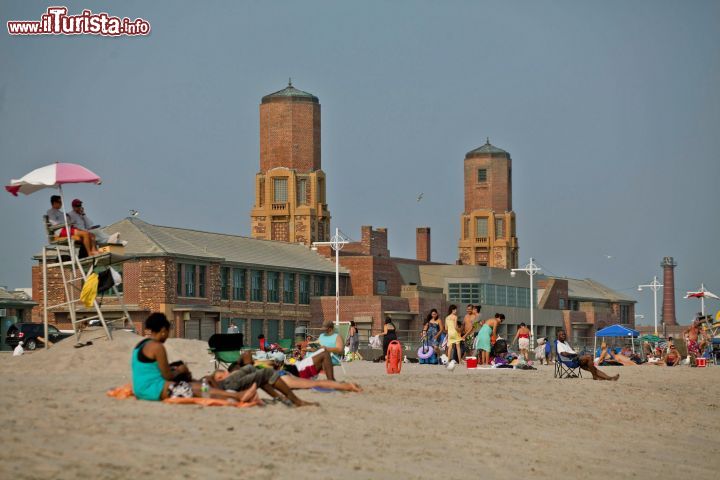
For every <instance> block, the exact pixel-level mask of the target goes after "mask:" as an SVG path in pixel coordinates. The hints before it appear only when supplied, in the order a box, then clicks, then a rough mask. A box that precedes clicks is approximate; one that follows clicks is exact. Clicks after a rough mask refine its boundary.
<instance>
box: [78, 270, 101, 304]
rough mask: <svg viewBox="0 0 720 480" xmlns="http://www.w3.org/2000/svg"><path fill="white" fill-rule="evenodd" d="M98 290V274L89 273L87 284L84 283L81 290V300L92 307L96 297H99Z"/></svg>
mask: <svg viewBox="0 0 720 480" xmlns="http://www.w3.org/2000/svg"><path fill="white" fill-rule="evenodd" d="M97 291H98V275H97V273H94V272H93V273H91V274H90V275H88V277H87V279H86V280H85V284H84V285H83V288H82V291H81V292H80V301H81V302H82V303H83V305H85V306H86V307H87V308H90V307H92V306H93V302H94V301H95V297H97Z"/></svg>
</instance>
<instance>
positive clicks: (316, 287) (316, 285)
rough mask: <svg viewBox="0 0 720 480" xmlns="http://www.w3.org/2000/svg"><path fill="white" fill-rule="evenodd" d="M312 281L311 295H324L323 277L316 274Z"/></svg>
mask: <svg viewBox="0 0 720 480" xmlns="http://www.w3.org/2000/svg"><path fill="white" fill-rule="evenodd" d="M314 280H315V281H314V282H313V296H315V297H322V296H323V295H325V277H323V276H320V275H316V276H315V279H314Z"/></svg>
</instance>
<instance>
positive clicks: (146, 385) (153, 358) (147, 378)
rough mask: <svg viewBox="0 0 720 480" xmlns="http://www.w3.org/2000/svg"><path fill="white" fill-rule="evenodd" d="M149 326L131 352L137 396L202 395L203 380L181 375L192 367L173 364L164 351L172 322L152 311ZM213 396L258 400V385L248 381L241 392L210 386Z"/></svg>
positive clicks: (133, 380)
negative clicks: (143, 337)
mask: <svg viewBox="0 0 720 480" xmlns="http://www.w3.org/2000/svg"><path fill="white" fill-rule="evenodd" d="M145 328H147V329H148V330H150V332H151V333H150V338H146V339H144V340H143V341H141V342H140V343H138V344H137V346H136V347H135V348H134V349H133V352H132V360H131V367H132V388H133V393H134V394H135V396H136V397H137V398H139V399H142V400H156V401H157V400H164V399H166V398H178V397H199V396H201V384H200V382H187V381H183V380H178V378H186V377H189V375H190V371H189V370H188V368H187V366H186V365H184V364H182V365H178V366H177V367H175V368H174V369H171V368H170V365H169V364H168V361H167V352H166V351H165V346H164V345H163V344H164V343H165V340H167V338H168V336H169V334H170V322H169V321H168V319H167V318H166V317H165V315H164V314H162V313H153V314H150V316H149V317H148V318H147V320H145ZM209 395H210V397H212V398H221V399H233V400H237V401H241V402H250V401H257V385H254V384H251V385H248V386H247V387H246V388H245V389H244V390H243V391H240V392H225V391H224V390H218V389H213V388H211V389H210V391H209Z"/></svg>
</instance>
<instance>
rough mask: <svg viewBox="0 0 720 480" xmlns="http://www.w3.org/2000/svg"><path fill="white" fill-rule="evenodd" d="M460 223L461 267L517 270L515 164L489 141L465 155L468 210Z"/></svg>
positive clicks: (464, 212)
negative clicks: (514, 199) (514, 210)
mask: <svg viewBox="0 0 720 480" xmlns="http://www.w3.org/2000/svg"><path fill="white" fill-rule="evenodd" d="M460 222H461V223H460V225H461V233H460V235H461V238H460V243H459V256H460V263H461V264H462V265H484V266H488V267H496V268H517V264H518V241H517V237H516V236H515V212H513V211H512V160H511V158H510V154H509V153H508V152H506V151H505V150H502V149H500V148H497V147H495V146H493V145H491V144H490V139H488V140H487V143H485V145H483V146H482V147H479V148H476V149H475V150H472V151H470V152H468V153H467V154H466V155H465V210H464V211H463V214H462V216H461V217H460Z"/></svg>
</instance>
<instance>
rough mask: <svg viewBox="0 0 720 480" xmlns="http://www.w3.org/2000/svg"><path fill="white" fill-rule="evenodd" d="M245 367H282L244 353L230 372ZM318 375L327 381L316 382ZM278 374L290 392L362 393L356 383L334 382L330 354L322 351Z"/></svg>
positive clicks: (287, 367)
mask: <svg viewBox="0 0 720 480" xmlns="http://www.w3.org/2000/svg"><path fill="white" fill-rule="evenodd" d="M247 366H254V367H258V366H260V367H266V368H265V369H266V370H267V369H271V368H275V369H277V368H281V367H282V365H277V364H274V362H271V361H270V362H269V361H267V360H259V361H254V360H253V358H252V354H251V353H250V352H244V353H243V354H242V355H241V356H240V358H239V359H238V361H237V363H235V364H233V365H231V366H230V372H231V374H234V373H235V371H236V370H237V369H240V368H247ZM320 373H325V376H326V377H327V380H318V379H317V376H318V375H319V374H320ZM279 374H280V376H281V377H282V380H283V381H284V382H285V384H286V385H287V386H288V387H290V388H291V389H292V390H303V389H309V388H315V387H320V388H327V389H330V390H342V391H348V392H362V388H361V387H360V386H359V385H357V384H356V383H347V382H337V381H335V375H334V372H333V365H332V360H331V358H330V354H329V353H328V352H326V351H324V350H323V349H321V350H317V351H315V352H313V354H312V356H310V357H308V358H305V359H304V360H301V361H299V362H295V365H289V366H286V367H285V370H280V371H279Z"/></svg>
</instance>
